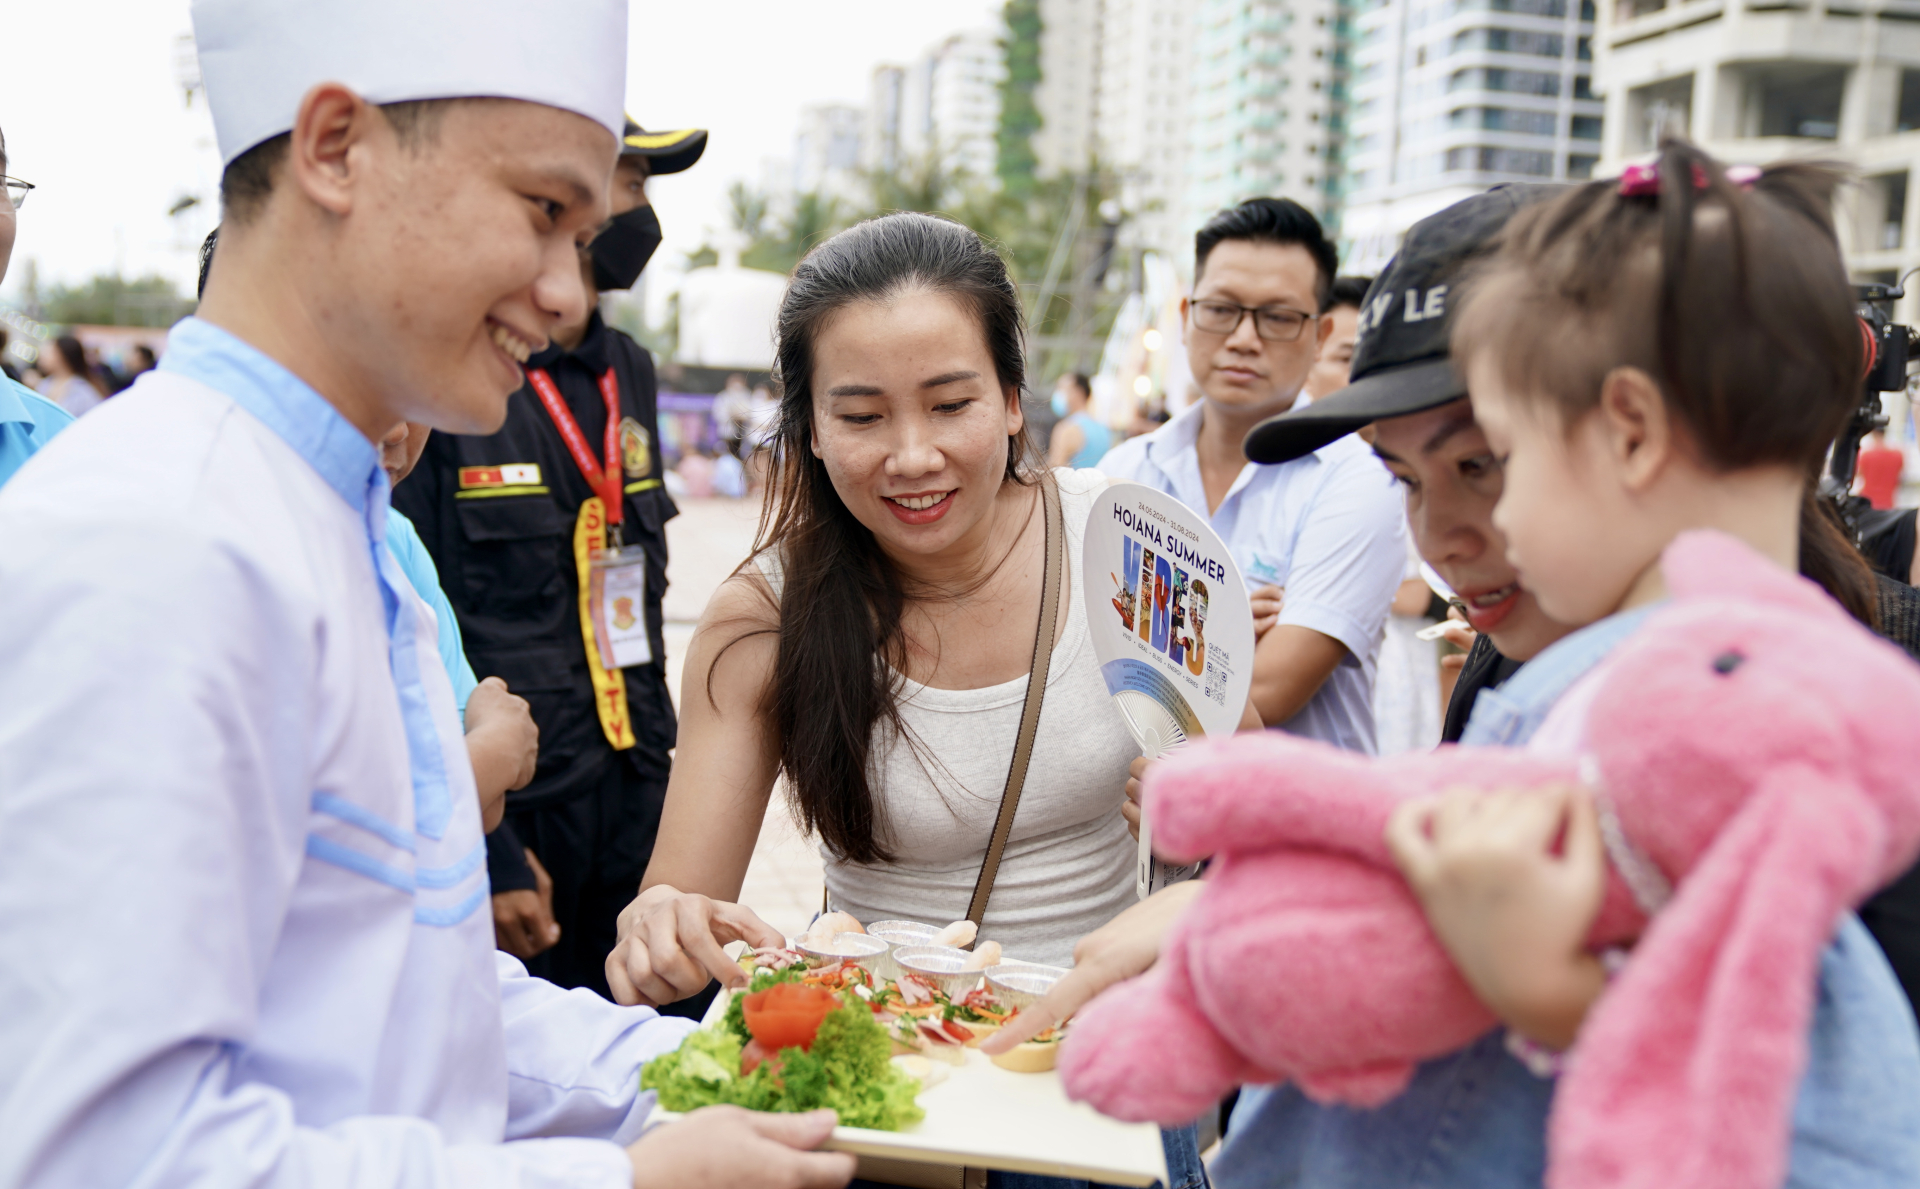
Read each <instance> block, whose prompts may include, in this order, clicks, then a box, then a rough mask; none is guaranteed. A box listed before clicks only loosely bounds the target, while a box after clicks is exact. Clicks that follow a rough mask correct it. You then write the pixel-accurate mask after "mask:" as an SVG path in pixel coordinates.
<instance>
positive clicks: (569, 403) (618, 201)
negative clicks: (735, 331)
mask: <svg viewBox="0 0 1920 1189" xmlns="http://www.w3.org/2000/svg"><path fill="white" fill-rule="evenodd" d="M706 140H707V134H706V132H705V131H703V130H698V129H691V130H686V131H680V132H667V133H648V132H645V131H643V130H642V129H641V128H640V127H639V126H638V125H636V124H635V123H634V122H633V121H632V120H631V119H629V120H628V121H627V135H626V139H625V145H624V147H623V149H622V153H621V158H620V164H619V168H618V169H617V170H616V172H615V175H614V194H613V201H612V210H613V212H614V214H613V218H611V219H610V220H609V221H608V223H607V224H606V226H605V227H603V228H602V229H601V231H600V233H599V235H598V236H597V237H596V238H595V239H594V241H593V243H592V245H591V246H590V247H589V248H588V249H587V250H586V251H585V252H583V254H582V261H581V270H582V283H583V284H584V285H586V286H588V287H589V291H590V292H589V296H590V297H591V296H592V295H593V293H592V291H594V290H606V289H626V288H630V287H631V286H632V285H633V284H634V282H635V281H636V280H637V279H638V278H639V275H640V272H641V270H642V269H643V268H644V267H645V266H646V262H647V259H648V257H650V256H651V255H652V254H653V251H654V249H655V248H656V247H658V246H659V243H660V225H659V221H658V220H657V219H656V218H655V216H654V214H653V209H652V207H651V206H650V205H648V204H647V199H646V193H645V182H646V178H648V177H650V176H653V175H656V174H663V173H677V172H679V171H680V170H683V169H686V168H687V167H688V166H690V165H692V164H693V163H694V162H695V161H697V160H699V158H700V154H701V153H702V152H703V151H704V150H705V148H706ZM526 371H527V375H528V380H529V382H528V383H527V384H526V385H525V386H524V387H522V388H521V389H520V391H518V392H516V393H514V395H513V397H512V399H511V400H510V401H509V403H508V406H507V421H506V425H505V426H504V427H503V428H501V430H500V431H499V432H498V433H494V434H489V435H487V436H485V437H479V436H464V435H455V434H435V435H433V437H432V439H430V441H429V442H428V445H427V450H426V454H425V456H424V457H422V459H421V460H420V465H419V466H418V468H417V469H416V470H415V471H414V473H413V475H412V476H411V477H410V478H408V479H407V481H406V482H404V483H402V484H401V485H400V487H399V489H398V490H396V491H395V493H394V500H393V502H394V505H395V506H396V507H398V508H399V509H400V510H401V511H402V512H403V513H405V514H406V515H407V516H408V517H409V518H410V519H411V520H412V521H413V523H414V525H415V526H416V527H417V528H418V529H419V530H420V536H421V538H422V539H423V540H424V541H425V542H426V545H427V549H428V551H429V552H431V553H432V555H433V560H434V564H435V565H436V566H437V567H438V568H439V570H440V581H441V585H442V586H443V587H445V589H446V593H447V597H448V599H449V600H450V601H451V602H452V604H453V607H454V610H455V613H456V614H457V615H458V616H459V617H460V629H461V632H462V635H463V637H464V639H465V642H466V649H467V654H468V656H469V657H470V658H471V660H472V661H473V664H474V665H475V667H476V668H477V669H478V671H480V672H484V673H493V674H498V675H499V676H501V677H502V678H504V679H505V680H506V682H507V684H508V687H509V688H510V689H511V690H512V691H513V692H514V693H516V694H518V695H520V696H521V697H523V698H526V699H527V701H528V702H529V703H531V705H532V709H533V717H534V721H535V722H536V723H537V724H538V725H539V728H540V762H539V768H538V770H537V771H536V773H535V775H534V778H533V782H532V783H531V784H529V785H528V786H527V787H526V788H524V789H521V790H519V791H518V792H515V793H512V794H510V795H509V797H508V800H507V817H506V822H505V824H504V825H503V826H502V827H501V829H500V830H497V831H495V833H494V834H493V835H490V836H489V838H488V868H489V874H490V876H491V877H492V881H493V891H494V894H495V896H496V898H497V899H500V898H504V897H509V896H512V895H513V894H515V893H520V894H522V895H524V894H526V893H528V892H531V891H532V890H533V889H534V888H535V887H536V885H537V884H541V885H544V883H545V882H546V881H545V878H544V877H546V876H547V875H548V874H549V873H550V876H551V895H552V920H553V922H554V923H555V924H557V925H558V927H559V928H558V937H557V941H556V939H555V938H554V937H553V936H551V935H549V936H547V937H543V938H538V939H534V940H533V941H532V943H531V944H526V945H509V944H506V943H507V942H508V940H509V936H508V933H507V930H506V928H505V927H504V926H503V927H502V929H501V934H502V942H503V947H504V948H509V949H515V950H518V951H520V952H531V951H533V950H542V951H543V952H539V953H537V954H534V955H533V956H532V957H531V958H530V960H529V961H528V963H527V964H528V967H529V969H531V970H532V972H533V973H535V974H537V975H541V976H543V977H545V978H548V979H551V980H552V981H554V982H556V983H558V984H560V985H561V986H567V987H591V988H593V989H594V990H596V991H598V992H600V993H601V994H602V995H606V994H607V982H606V970H605V961H606V957H607V954H608V953H609V952H610V951H611V950H612V949H613V946H614V942H615V921H616V918H617V917H618V915H619V912H620V910H621V909H622V908H624V907H626V905H627V904H628V902H629V901H631V900H632V899H633V895H634V892H635V890H636V889H637V888H638V887H639V886H640V879H641V877H642V876H643V875H644V874H645V873H646V869H647V860H648V859H649V858H650V857H651V856H652V853H653V840H654V836H655V834H656V833H657V832H658V830H659V826H660V808H661V805H662V803H663V802H664V800H665V798H666V790H667V772H668V765H669V760H668V756H667V752H668V749H670V748H671V747H672V746H673V744H674V733H675V729H676V723H675V719H674V712H673V703H672V701H671V700H670V698H669V697H668V693H667V683H666V667H665V656H666V653H665V647H664V643H663V641H662V639H661V631H660V625H661V611H660V597H661V594H662V593H663V592H664V591H665V589H666V585H667V538H666V522H667V521H668V520H670V519H672V518H673V517H674V516H675V515H677V514H678V509H676V508H675V507H674V505H673V501H672V499H670V498H669V497H668V495H667V492H666V489H665V488H664V487H663V486H662V484H661V473H662V470H663V466H662V462H661V457H660V446H659V441H658V433H657V418H656V413H655V400H656V388H655V381H654V371H653V358H652V356H650V355H649V354H648V353H647V351H646V349H645V348H643V347H641V346H640V345H639V344H638V343H636V342H634V341H633V340H632V339H631V338H629V337H628V336H627V335H625V334H623V333H621V332H620V331H618V330H615V329H613V328H612V327H609V326H607V325H606V324H605V323H604V322H603V321H602V320H601V318H600V315H599V313H598V311H597V310H595V311H594V312H592V313H591V314H590V316H589V317H588V319H587V322H586V323H585V325H584V326H574V327H564V326H563V327H560V328H557V329H556V331H555V336H554V341H553V342H552V343H551V344H549V345H548V347H547V349H546V350H544V351H542V352H540V353H539V354H537V355H534V356H533V357H532V358H531V359H529V360H528V361H527V364H526ZM610 406H611V407H610ZM610 414H611V416H610ZM609 421H611V422H612V424H611V426H610V425H609ZM616 489H617V493H616ZM616 508H617V515H616V514H615V511H614V509H616ZM614 544H618V545H620V546H622V547H623V548H622V551H621V555H622V556H625V557H627V558H630V559H632V560H633V562H634V563H637V564H633V565H631V566H630V568H629V569H628V570H627V571H626V573H627V574H628V575H629V578H628V582H629V585H627V586H624V587H622V588H621V589H624V590H627V591H628V592H629V593H639V594H640V595H641V598H640V599H639V602H640V603H641V604H642V605H641V607H640V608H638V609H639V611H640V618H641V619H643V621H644V624H645V634H644V640H642V639H641V638H640V633H639V632H638V631H635V630H633V629H634V628H635V627H636V626H637V625H635V624H634V622H633V621H634V619H635V616H634V615H632V614H631V612H632V611H633V610H635V608H634V607H633V606H632V600H631V599H623V600H619V602H620V603H621V604H622V606H621V607H620V608H619V613H618V615H614V614H613V613H612V610H611V609H609V622H614V621H617V622H618V623H619V624H620V625H621V626H622V627H625V628H626V629H627V631H628V636H629V639H628V640H627V641H626V643H625V644H624V645H621V644H617V643H616V644H614V645H612V646H609V644H608V643H607V640H606V637H605V636H604V635H602V636H600V637H597V638H596V637H595V634H594V626H593V624H594V620H595V618H596V617H597V616H598V615H599V614H600V612H599V610H598V606H599V604H598V602H597V601H595V600H592V599H583V597H582V585H583V583H582V579H583V578H584V577H587V576H588V575H589V574H590V573H591V572H592V570H591V565H592V563H591V558H592V556H593V555H594V554H595V553H596V552H598V551H600V550H602V549H603V547H605V546H609V545H614ZM633 583H640V584H642V585H641V586H639V587H636V586H634V585H632V584H633ZM586 585H587V586H588V588H589V591H590V592H591V590H592V588H593V586H594V583H592V582H591V581H589V582H588V583H586ZM606 589H607V590H608V591H611V590H613V586H612V585H608V586H607V587H606ZM590 603H592V604H593V607H592V609H590V608H589V604H590ZM604 630H605V625H603V631H604ZM608 652H611V653H613V656H611V657H609V656H606V655H603V654H604V653H608ZM641 654H644V655H645V659H644V660H643V661H641V662H640V663H629V664H627V665H626V666H625V667H619V666H618V665H617V664H616V663H615V661H616V660H617V659H621V658H624V659H626V660H629V661H631V660H633V658H634V657H635V656H636V655H641ZM527 852H531V853H527ZM535 856H537V857H535ZM541 890H542V892H543V893H544V891H545V888H544V887H542V889H541ZM499 919H500V918H499V915H498V913H497V914H496V921H497V922H498V921H499ZM529 931H531V930H529ZM549 947H550V948H549ZM676 1006H677V1007H680V1008H681V1009H682V1010H683V1011H689V1012H694V1013H695V1014H698V1010H702V1009H704V1003H697V1004H696V1002H695V1001H693V1000H689V1001H688V1002H687V1003H686V1004H684V1005H676Z"/></svg>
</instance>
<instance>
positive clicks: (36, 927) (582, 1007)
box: [0, 320, 690, 1189]
mask: <svg viewBox="0 0 1920 1189" xmlns="http://www.w3.org/2000/svg"><path fill="white" fill-rule="evenodd" d="M387 495H388V492H387V483H386V477H385V475H384V473H383V472H382V471H381V469H380V466H379V459H378V455H377V453H376V451H375V449H374V447H373V446H372V444H371V443H369V442H368V441H367V439H366V438H365V437H363V436H362V435H361V434H359V433H358V432H357V431H356V430H354V429H353V427H352V426H351V425H350V424H348V423H347V422H346V421H345V420H344V419H343V418H341V417H340V415H339V414H338V413H337V412H336V411H335V410H334V409H333V407H332V406H331V405H329V404H328V403H327V402H326V401H325V400H324V399H322V398H321V397H320V396H319V395H318V394H317V393H315V392H314V391H313V390H312V389H311V388H309V387H307V385H305V384H304V383H302V382H301V381H300V380H299V379H297V378H295V377H294V376H293V375H292V374H291V373H289V372H288V371H287V370H286V369H284V368H282V367H280V366H279V365H278V364H277V363H275V362H273V361H272V360H270V359H269V358H267V357H266V356H265V355H263V354H261V353H260V352H258V351H256V350H254V349H253V348H252V347H250V346H248V345H247V344H245V343H242V342H241V341H239V340H238V339H236V338H234V337H233V336H231V335H229V334H227V333H226V332H224V331H222V330H219V329H218V328H216V327H214V326H212V325H210V324H208V323H204V322H200V321H198V320H189V321H188V322H185V323H183V324H181V325H180V326H179V327H177V328H175V330H174V332H173V335H172V338H171V342H170V347H169V351H168V353H167V356H166V362H165V364H164V365H163V367H162V368H161V370H159V371H157V372H151V373H148V374H147V375H146V376H144V377H142V378H141V380H140V382H139V383H138V384H136V385H135V386H134V387H133V388H132V389H131V390H129V391H128V392H126V393H125V394H123V395H121V396H117V397H115V398H114V399H113V400H111V401H109V402H107V404H106V405H105V406H103V407H102V408H101V409H99V410H97V411H96V412H95V413H94V414H93V415H92V416H90V417H88V418H87V419H86V421H84V422H83V423H81V424H79V425H77V426H76V427H75V428H74V429H72V430H69V431H68V432H67V433H65V434H63V435H61V437H60V438H59V439H57V440H56V441H54V442H53V443H52V444H51V445H50V446H49V447H48V448H47V449H46V450H44V451H42V452H41V453H40V454H39V455H37V456H36V457H35V458H34V459H32V460H31V461H30V462H29V463H28V465H27V466H26V467H24V468H23V469H22V470H21V471H20V473H19V474H18V475H17V476H16V477H15V479H14V480H13V482H11V483H10V484H8V485H7V487H6V488H5V490H4V494H0V1187H9V1189H10V1187H13V1186H33V1187H36V1189H38V1187H46V1189H72V1187H79V1186H84V1187H87V1189H111V1187H119V1186H141V1187H143V1189H145V1187H153V1189H160V1187H171V1186H188V1185H192V1186H196V1187H206V1189H218V1187H225V1186H241V1185H245V1186H249V1187H256V1186H258V1187H266V1186H301V1187H303V1189H323V1187H334V1186H339V1187H346V1186H352V1187H355V1189H363V1187H364V1189H374V1187H387V1186H421V1187H429V1186H433V1187H437V1186H462V1187H466V1186H509V1185H512V1186H522V1187H527V1189H533V1187H545V1186H554V1187H556V1189H557V1187H558V1186H561V1185H567V1186H602V1185H604V1186H608V1187H609V1189H611V1187H614V1186H627V1185H630V1184H631V1169H630V1166H629V1164H628V1160H627V1157H626V1154H625V1153H624V1152H623V1151H622V1150H621V1148H620V1147H619V1146H618V1145H619V1144H620V1143H623V1142H628V1141H631V1140H632V1139H633V1138H634V1137H635V1136H636V1135H637V1133H638V1131H639V1129H640V1127H641V1125H642V1121H643V1119H644V1117H645V1114H646V1111H647V1107H648V1105H649V1100H650V1098H651V1096H650V1095H645V1096H642V1095H638V1093H637V1090H638V1087H637V1081H638V1069H639V1066H640V1065H641V1064H642V1063H643V1062H644V1061H646V1060H647V1059H649V1058H650V1057H652V1056H655V1055H657V1054H659V1053H662V1052H665V1051H668V1050H671V1049H672V1048H674V1047H675V1046H676V1045H677V1044H678V1043H679V1041H680V1038H681V1037H682V1036H683V1035H684V1034H685V1032H686V1031H687V1029H688V1028H689V1027H690V1025H689V1023H688V1022H686V1021H681V1020H666V1019H662V1018H660V1017H658V1016H656V1015H655V1014H654V1013H653V1012H651V1011H649V1010H647V1009H645V1008H618V1007H615V1006H613V1005H612V1004H609V1003H607V1002H606V1001H605V1000H603V999H600V998H599V997H598V996H595V995H593V994H592V993H591V992H587V991H573V992H565V991H562V990H560V989H559V988H556V987H554V986H553V985H551V984H549V983H546V982H543V981H541V980H538V979H533V978H529V977H527V975H526V973H525V971H524V970H523V969H522V968H521V967H520V965H519V964H518V963H516V962H515V961H513V960H512V959H511V958H509V957H507V956H506V955H504V954H497V953H496V952H495V950H494V945H493V925H492V914H491V912H490V911H488V907H487V905H488V888H487V881H486V863H485V849H484V842H483V840H482V837H481V829H480V819H479V812H478V807H477V804H476V799H475V794H474V786H473V775H472V770H471V767H470V766H469V764H468V762H467V758H466V750H465V745H464V743H463V741H462V738H461V730H460V724H459V722H458V721H457V719H456V716H455V711H454V705H453V696H452V692H451V690H450V688H449V686H448V681H447V677H446V674H445V672H444V670H443V669H442V667H441V666H440V664H439V663H438V661H437V659H436V655H437V654H436V648H435V641H434V638H433V631H432V626H431V619H430V616H428V615H426V614H424V613H422V611H421V609H420V607H419V604H418V600H417V598H416V597H415V596H413V595H412V594H411V591H410V589H409V588H407V587H406V585H405V582H404V580H401V579H399V574H398V568H397V566H394V565H393V562H392V560H391V557H390V556H388V555H387V553H386V550H385V549H384V548H383V547H382V544H381V541H382V534H383V533H384V529H385V520H386V506H387ZM382 559H384V561H383V560H382ZM387 567H392V569H390V570H388V569H387ZM549 1137H586V1138H549ZM609 1141H611V1142H609Z"/></svg>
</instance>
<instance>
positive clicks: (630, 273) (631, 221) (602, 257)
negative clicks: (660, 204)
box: [587, 206, 660, 289]
mask: <svg viewBox="0 0 1920 1189" xmlns="http://www.w3.org/2000/svg"><path fill="white" fill-rule="evenodd" d="M659 246H660V217H659V216H658V215H656V214H654V213H653V208H652V207H651V206H636V207H634V208H633V209H632V210H630V211H628V212H627V213H626V214H624V215H615V216H614V217H613V218H611V219H609V220H608V221H607V225H606V226H605V227H602V228H601V229H600V234H599V235H597V236H595V237H594V239H593V243H592V244H591V245H589V246H588V248H587V252H588V254H589V255H590V256H592V258H593V287H594V288H595V289H631V288H633V283H634V282H635V281H637V280H639V279H640V270H641V269H643V268H645V267H647V261H649V260H651V259H653V253H654V250H655V249H657V248H658V247H659Z"/></svg>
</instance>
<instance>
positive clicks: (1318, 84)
mask: <svg viewBox="0 0 1920 1189" xmlns="http://www.w3.org/2000/svg"><path fill="white" fill-rule="evenodd" d="M1196 7H1197V11H1196V18H1197V19H1196V27H1197V32H1196V33H1195V38H1194V52H1193V71H1194V84H1193V97H1192V125H1191V127H1192V140H1193V148H1192V152H1191V156H1190V158H1189V163H1188V180H1187V202H1186V207H1187V211H1188V216H1189V222H1191V223H1198V222H1199V221H1202V220H1204V219H1206V218H1207V217H1208V216H1209V215H1211V214H1212V213H1213V212H1214V211H1217V210H1219V209H1221V208H1222V207H1226V206H1231V205H1233V204H1234V203H1236V202H1239V201H1241V200H1243V199H1247V198H1253V197H1256V196H1259V195H1275V196H1280V197H1287V198H1292V199H1294V200H1295V201H1297V202H1299V203H1301V204H1302V205H1304V206H1306V207H1307V208H1308V209H1309V210H1311V211H1313V212H1314V214H1316V215H1318V216H1320V217H1321V218H1322V219H1323V220H1328V221H1330V222H1337V220H1338V218H1339V214H1340V210H1339V207H1340V197H1341V189H1340V172H1341V168H1340V167H1341V149H1342V136H1343V121H1344V119H1345V114H1346V91H1347V84H1348V80H1347V62H1346V44H1345V43H1346V36H1345V34H1346V31H1347V21H1348V19H1349V18H1348V16H1347V12H1348V0H1290V2H1289V0H1200V2H1199V4H1198V5H1197V6H1196Z"/></svg>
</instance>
